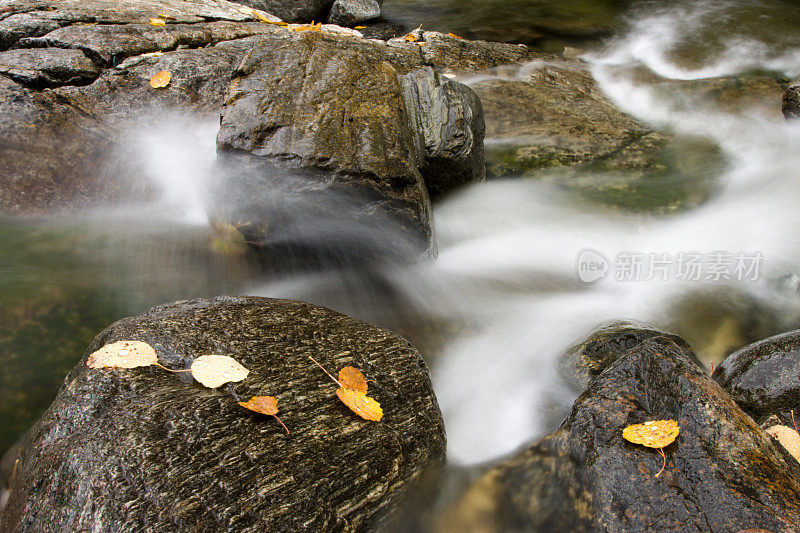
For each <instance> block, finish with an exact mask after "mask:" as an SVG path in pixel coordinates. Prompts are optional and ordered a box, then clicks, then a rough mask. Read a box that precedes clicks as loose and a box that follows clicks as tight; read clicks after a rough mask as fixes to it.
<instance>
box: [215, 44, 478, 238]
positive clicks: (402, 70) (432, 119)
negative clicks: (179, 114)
mask: <svg viewBox="0 0 800 533" xmlns="http://www.w3.org/2000/svg"><path fill="white" fill-rule="evenodd" d="M420 63H421V62H420V59H419V56H418V55H416V54H413V53H410V52H409V51H407V50H406V49H403V48H394V47H388V46H386V45H385V44H382V43H374V42H365V41H361V40H355V39H348V40H345V41H344V42H343V40H342V39H340V38H336V37H332V36H328V35H324V34H312V33H307V34H305V35H301V36H296V35H291V34H285V35H284V34H282V35H273V36H264V37H262V38H260V39H259V41H258V42H257V44H256V45H255V46H254V47H253V49H252V50H251V52H250V53H249V54H248V55H247V56H246V57H245V58H244V59H243V60H242V63H241V65H239V67H238V69H237V71H236V73H235V78H234V81H233V83H232V84H231V90H230V92H229V94H228V102H227V103H226V105H225V107H224V108H223V110H222V121H221V127H220V132H219V135H218V137H217V146H218V148H219V151H220V153H221V154H223V155H225V154H234V155H236V154H237V153H238V154H240V153H243V152H245V153H247V154H252V155H253V156H257V157H258V158H261V159H263V160H264V162H265V163H268V164H270V165H275V164H278V165H280V166H283V167H285V168H289V169H305V170H308V171H310V172H311V174H309V178H310V179H312V180H315V181H316V182H317V183H320V186H324V187H326V188H335V189H337V190H338V189H347V188H349V189H351V190H352V191H353V192H354V193H355V194H360V195H363V196H364V198H365V200H364V201H363V202H362V205H361V211H362V212H364V213H363V214H359V213H358V209H356V211H355V212H352V213H351V214H350V215H348V218H355V219H362V218H363V216H364V215H369V214H370V213H374V212H375V209H374V206H375V204H376V203H380V204H381V206H382V208H383V210H382V211H383V213H386V212H388V213H390V214H391V216H392V217H393V218H394V219H396V221H397V222H398V223H399V227H400V228H402V229H403V232H404V234H405V235H406V236H405V237H404V238H403V239H404V240H406V241H410V242H416V241H419V243H420V245H421V249H422V250H428V251H429V252H430V251H431V250H432V249H433V238H432V228H431V211H430V202H429V198H428V191H427V190H426V184H427V185H428V187H429V188H430V189H431V192H432V193H438V192H444V191H446V190H450V189H452V188H453V187H455V186H457V185H461V184H463V183H467V182H473V181H480V180H482V179H483V177H484V174H483V170H482V169H483V151H482V137H483V136H482V132H483V122H482V117H481V109H480V102H479V100H478V99H477V97H476V96H475V95H474V93H472V91H471V90H470V89H468V88H466V87H463V86H461V85H460V84H457V83H455V82H450V81H447V82H444V83H443V82H442V81H441V80H440V78H439V77H438V75H436V74H435V73H434V72H433V70H432V69H430V68H428V69H424V70H421V71H420V70H415V69H418V67H420V66H421V64H420ZM410 71H413V72H412V73H411V74H409V72H410ZM310 79H313V80H315V82H314V83H309V82H308V80H310ZM319 171H323V172H326V173H334V174H335V179H333V180H331V179H330V178H329V177H328V174H323V175H320V176H316V177H315V174H313V173H315V172H316V173H317V174H318V172H319ZM262 174H263V175H264V176H265V179H267V177H268V176H271V175H274V170H273V169H272V167H268V170H265V171H264V172H262ZM226 188H229V189H230V187H226ZM378 214H381V213H380V212H379V213H378Z"/></svg>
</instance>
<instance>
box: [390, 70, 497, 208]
mask: <svg viewBox="0 0 800 533" xmlns="http://www.w3.org/2000/svg"><path fill="white" fill-rule="evenodd" d="M401 85H402V88H403V97H404V100H405V104H406V112H407V113H408V116H409V120H410V121H411V127H412V129H413V130H414V131H415V132H417V136H418V137H419V139H420V140H419V144H420V145H421V146H420V149H421V155H422V165H421V166H420V169H419V170H420V173H421V174H422V177H423V179H424V180H425V185H426V187H427V189H428V193H430V195H431V196H432V197H435V196H439V195H441V194H444V193H446V192H448V191H451V190H454V189H456V188H458V187H460V186H462V185H466V184H469V183H478V182H482V181H484V180H485V179H486V164H485V162H484V155H483V136H484V132H485V130H486V127H485V125H484V122H483V108H482V106H481V101H480V99H479V98H478V96H477V95H476V94H475V93H474V92H473V91H472V89H470V88H469V87H467V86H466V85H463V84H461V83H458V82H455V81H452V80H448V79H445V80H444V81H442V78H441V77H440V76H439V74H437V73H436V71H435V70H433V69H432V68H430V67H425V68H422V69H418V70H415V71H413V72H410V73H408V74H406V75H405V76H403V78H402V79H401Z"/></svg>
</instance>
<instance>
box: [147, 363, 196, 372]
mask: <svg viewBox="0 0 800 533" xmlns="http://www.w3.org/2000/svg"><path fill="white" fill-rule="evenodd" d="M153 364H154V365H156V366H157V367H159V368H163V369H164V370H166V371H167V372H191V371H192V369H191V368H187V369H186V370H172V369H171V368H167V367H165V366H164V365H162V364H161V363H153Z"/></svg>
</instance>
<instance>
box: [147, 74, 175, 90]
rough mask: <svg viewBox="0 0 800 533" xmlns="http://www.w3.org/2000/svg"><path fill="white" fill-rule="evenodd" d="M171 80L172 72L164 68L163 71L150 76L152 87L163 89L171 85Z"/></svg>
mask: <svg viewBox="0 0 800 533" xmlns="http://www.w3.org/2000/svg"><path fill="white" fill-rule="evenodd" d="M170 81H172V74H170V73H169V72H167V71H166V70H162V71H161V72H159V73H158V74H156V75H154V76H153V77H152V78H150V87H152V88H153V89H162V88H164V87H166V86H167V85H169V82H170Z"/></svg>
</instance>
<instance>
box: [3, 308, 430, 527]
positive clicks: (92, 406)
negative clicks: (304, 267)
mask: <svg viewBox="0 0 800 533" xmlns="http://www.w3.org/2000/svg"><path fill="white" fill-rule="evenodd" d="M118 340H140V341H144V342H147V343H149V344H150V345H152V346H153V347H154V348H155V349H156V351H157V353H158V356H159V360H160V362H161V363H162V364H164V365H165V366H167V367H169V368H173V369H182V368H187V367H188V366H190V362H191V361H192V360H193V359H195V358H196V357H198V356H199V355H203V354H210V353H216V354H224V355H229V356H232V357H233V358H235V359H236V360H237V361H239V362H240V363H241V364H243V365H244V366H245V367H246V368H248V369H249V370H250V375H249V376H248V377H247V378H246V379H245V380H244V381H241V382H239V383H236V384H228V385H225V386H223V387H221V388H219V389H207V388H204V387H202V386H201V385H199V384H198V383H197V382H192V381H191V380H190V379H189V377H188V375H186V374H171V373H168V372H166V371H164V370H161V369H159V368H156V367H142V368H135V369H129V370H124V369H91V368H88V367H87V366H86V358H87V357H88V355H89V354H90V353H92V352H93V351H95V350H97V349H99V348H100V347H102V346H104V345H106V344H110V343H113V342H116V341H118ZM309 355H311V356H313V357H314V358H315V359H317V360H318V361H319V362H320V363H321V364H323V365H324V366H325V367H326V368H327V369H328V370H329V371H331V372H333V373H335V372H338V370H339V369H340V368H342V367H344V366H346V365H352V366H355V367H357V368H359V369H360V370H361V371H362V372H364V374H365V375H366V377H367V378H368V379H370V380H373V381H370V382H369V392H370V396H372V397H374V398H375V399H376V400H377V401H379V402H380V403H381V404H382V407H383V410H384V417H383V420H382V421H380V422H369V421H366V420H362V419H361V418H359V417H358V416H356V415H355V414H354V413H353V412H352V411H350V410H349V409H348V408H347V407H345V406H344V405H343V404H342V403H341V402H340V401H339V400H338V399H337V397H336V394H335V391H336V388H337V387H336V385H335V384H334V383H332V381H331V380H330V378H328V376H326V375H325V374H324V373H323V372H322V371H321V370H320V369H319V368H318V367H317V366H315V365H314V364H313V363H312V362H311V361H310V360H309V359H308V356H309ZM254 395H271V396H274V397H276V398H277V400H278V406H279V409H280V412H279V416H280V417H281V419H282V420H283V421H284V422H285V423H286V425H287V426H288V427H289V429H290V430H291V434H289V435H287V434H286V433H285V432H284V430H283V428H281V426H280V425H279V424H278V423H277V421H275V420H274V419H273V418H272V417H270V416H263V415H259V414H256V413H253V412H250V411H247V410H245V409H243V408H242V407H240V406H239V405H237V403H236V402H237V399H238V400H241V401H246V400H247V399H249V398H250V397H251V396H254ZM444 450H445V437H444V428H443V424H442V417H441V413H440V412H439V407H438V405H437V403H436V399H435V397H434V395H433V391H432V388H431V383H430V378H429V374H428V370H427V368H426V367H425V364H424V362H423V361H422V359H421V358H420V356H419V354H418V353H417V352H416V350H414V348H412V347H411V346H410V345H409V344H408V343H407V342H406V341H405V340H403V339H402V338H400V337H399V336H397V335H396V334H393V333H391V332H388V331H386V330H382V329H379V328H377V327H375V326H371V325H368V324H365V323H363V322H360V321H358V320H355V319H353V318H350V317H347V316H344V315H341V314H339V313H335V312H333V311H330V310H327V309H324V308H320V307H315V306H311V305H308V304H304V303H300V302H293V301H285V300H270V299H264V298H232V297H219V298H215V299H210V300H194V301H188V302H177V303H175V304H172V305H167V306H162V307H156V308H154V309H151V310H150V311H148V312H147V313H145V314H143V315H140V316H138V317H134V318H127V319H124V320H121V321H119V322H117V323H115V324H113V325H112V326H110V327H109V328H107V329H106V330H105V331H103V332H102V333H101V334H100V335H98V337H97V338H96V339H95V341H94V342H93V343H92V345H91V346H90V347H89V348H88V350H87V352H86V354H85V355H84V357H83V358H82V359H81V361H80V362H79V363H78V364H77V366H76V367H75V368H74V369H73V370H72V371H71V372H70V374H69V375H68V376H67V378H66V380H65V382H64V385H63V387H62V389H61V391H60V392H59V394H58V397H57V398H56V400H55V401H54V402H53V404H52V405H51V406H50V408H49V409H48V410H47V411H46V412H45V414H44V415H43V416H42V418H41V419H40V420H39V421H38V422H37V423H36V424H35V425H34V426H33V428H32V429H31V430H30V432H29V434H28V436H27V438H26V440H25V441H24V442H23V444H22V449H21V455H20V461H19V463H18V464H17V466H16V469H15V472H14V474H13V475H12V476H11V479H10V490H11V492H10V499H9V502H8V505H7V507H6V508H5V510H4V511H3V514H2V516H1V517H0V529H2V530H4V531H12V530H13V531H45V530H47V531H53V530H62V531H66V530H69V531H80V530H86V529H91V530H93V531H130V530H142V529H149V530H183V531H219V530H235V531H276V530H282V531H283V530H285V531H292V530H294V531H296V530H301V529H311V530H316V531H321V530H326V531H350V530H364V529H371V528H374V527H376V525H377V524H378V523H379V522H380V521H381V520H382V519H383V518H385V517H386V516H387V514H390V512H391V511H392V510H394V509H395V507H396V505H397V504H398V502H399V501H400V500H401V499H402V498H404V496H405V495H406V493H407V492H408V490H409V489H410V488H411V487H412V486H413V482H414V481H415V480H416V479H417V478H418V477H420V476H421V475H422V474H423V472H425V471H426V470H428V469H430V468H431V467H435V466H436V465H439V464H440V463H441V462H442V461H443V459H444Z"/></svg>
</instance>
